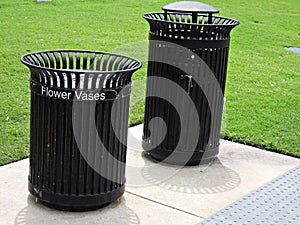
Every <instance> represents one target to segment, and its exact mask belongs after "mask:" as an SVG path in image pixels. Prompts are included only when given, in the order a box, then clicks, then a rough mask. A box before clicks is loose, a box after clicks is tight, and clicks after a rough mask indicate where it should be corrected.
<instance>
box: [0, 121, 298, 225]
mask: <svg viewBox="0 0 300 225" xmlns="http://www.w3.org/2000/svg"><path fill="white" fill-rule="evenodd" d="M141 137H142V125H139V126H136V127H132V128H130V129H129V137H128V154H127V169H126V170H127V173H126V177H127V184H126V192H125V194H124V196H123V197H122V198H120V199H119V200H118V201H117V202H115V203H113V204H111V205H109V206H108V207H106V208H103V209H100V210H96V211H91V212H84V213H70V212H61V211H57V210H54V209H49V208H47V207H45V206H43V205H41V204H40V203H37V202H35V201H34V198H33V197H31V196H30V195H29V192H28V191H27V176H28V159H25V160H22V161H19V162H16V163H12V164H9V165H6V166H2V167H0V206H1V207H0V224H5V225H8V224H151V225H152V224H166V225H168V224H172V225H173V224H175V225H176V224H180V225H181V224H197V223H199V222H201V221H202V219H203V218H207V217H208V216H209V215H211V214H213V213H215V212H216V211H218V210H220V209H222V208H224V207H225V206H227V205H229V204H230V203H232V202H234V201H236V200H238V199H239V198H241V197H242V196H244V195H246V194H248V193H249V192H251V191H253V190H254V189H256V188H258V187H260V186H262V185H263V184H265V183H267V182H269V181H270V180H272V179H274V178H275V177H277V176H279V175H282V174H283V173H285V172H286V171H288V170H290V169H292V168H294V167H296V166H297V165H300V159H296V158H292V157H288V156H284V155H280V154H276V153H272V152H267V151H263V150H260V149H257V148H253V147H249V146H245V145H241V144H236V143H232V142H228V141H221V151H220V155H219V157H218V158H217V159H216V160H214V161H212V162H210V163H208V164H205V165H200V166H193V167H185V168H182V167H178V166H170V165H166V164H161V163H154V162H153V161H151V160H149V159H148V158H147V157H145V156H144V155H143V154H142V152H143V149H142V147H141Z"/></svg>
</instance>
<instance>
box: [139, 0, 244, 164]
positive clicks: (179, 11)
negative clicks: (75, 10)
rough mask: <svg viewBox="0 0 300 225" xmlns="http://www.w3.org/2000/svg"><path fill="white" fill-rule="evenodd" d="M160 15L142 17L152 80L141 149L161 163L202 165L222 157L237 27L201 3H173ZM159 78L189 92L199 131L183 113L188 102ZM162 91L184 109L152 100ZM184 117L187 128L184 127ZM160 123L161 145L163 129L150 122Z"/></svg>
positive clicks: (188, 113) (234, 21)
mask: <svg viewBox="0 0 300 225" xmlns="http://www.w3.org/2000/svg"><path fill="white" fill-rule="evenodd" d="M162 9H163V10H164V12H157V13H147V14H144V15H143V17H144V18H145V19H146V20H147V21H148V23H149V25H150V31H149V56H148V57H149V60H148V61H149V63H148V71H147V76H148V78H152V79H150V81H148V82H147V93H146V95H147V98H146V105H145V117H144V130H143V147H144V149H145V152H146V154H148V155H150V156H151V157H152V158H154V159H156V160H159V161H164V162H166V163H171V164H182V165H193V164H198V163H200V162H202V161H203V162H205V161H208V160H210V159H212V158H214V157H215V156H216V155H217V154H218V152H219V139H220V127H221V119H222V108H223V94H224V89H225V81H226V70H227V60H228V52H229V41H230V31H231V30H232V29H233V28H234V27H235V26H237V25H238V24H239V22H238V21H237V20H234V19H230V18H225V17H220V16H215V15H214V14H215V13H218V12H219V10H218V9H216V8H214V7H212V6H210V5H207V4H204V3H201V2H191V1H183V2H174V3H171V4H168V5H166V6H164V7H163V8H162ZM183 49H187V51H184V50H183ZM187 71H190V72H191V73H190V74H189V73H187ZM155 77H160V78H166V79H168V80H170V81H172V82H174V83H176V84H177V85H178V86H180V87H181V88H183V89H184V90H185V92H186V94H187V95H188V96H189V98H190V99H191V100H192V101H193V103H194V105H195V107H196V110H197V114H196V115H198V117H199V124H200V125H199V127H195V126H196V125H195V119H196V118H190V115H191V114H190V113H191V110H192V109H191V108H188V107H185V103H186V100H185V98H184V96H183V95H181V94H179V93H176V92H175V91H174V90H172V88H168V87H165V86H164V85H163V84H161V83H162V82H161V79H155ZM148 80H149V79H148ZM165 89H168V90H165ZM163 91H164V92H166V95H167V96H176V97H175V98H176V101H177V102H178V103H179V104H181V105H182V107H181V109H180V110H179V112H178V110H177V111H176V110H175V108H174V107H173V106H172V104H171V103H170V102H168V101H166V100H165V99H162V98H161V97H156V96H154V95H153V93H154V94H155V92H157V93H159V92H163ZM180 114H181V115H182V118H183V119H184V120H185V124H186V126H185V127H181V126H182V123H181V122H182V121H180V116H179V115H180ZM156 117H159V118H161V119H163V120H164V122H165V125H166V127H167V131H166V135H165V137H164V138H163V140H162V141H161V139H162V137H161V133H162V131H161V129H162V126H161V125H160V124H159V123H158V122H151V120H152V119H153V118H156ZM195 131H197V132H199V135H198V137H197V139H198V140H197V143H196V145H194V146H191V142H192V141H191V136H192V135H190V134H193V132H195ZM179 140H180V143H179ZM175 149H176V150H175Z"/></svg>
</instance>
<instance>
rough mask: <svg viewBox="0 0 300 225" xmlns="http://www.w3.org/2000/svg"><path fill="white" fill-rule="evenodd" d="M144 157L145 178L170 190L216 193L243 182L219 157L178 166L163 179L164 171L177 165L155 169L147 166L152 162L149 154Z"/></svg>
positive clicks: (143, 174) (143, 172)
mask: <svg viewBox="0 0 300 225" xmlns="http://www.w3.org/2000/svg"><path fill="white" fill-rule="evenodd" d="M143 159H144V161H145V165H146V166H145V167H144V168H143V170H142V176H143V178H144V179H145V180H147V181H148V182H149V183H152V184H154V185H157V186H159V187H161V188H164V189H167V190H170V191H175V192H181V193H188V194H215V193H220V192H226V191H230V190H232V189H234V188H236V187H238V186H239V185H240V183H241V178H240V176H239V174H238V173H237V172H235V171H234V170H232V169H230V168H228V167H226V166H224V165H223V164H222V162H221V161H220V160H219V159H218V158H216V159H214V160H212V161H211V162H210V163H207V164H203V165H199V166H189V167H178V168H177V169H176V172H174V173H173V174H172V176H169V177H167V178H166V179H162V174H163V173H162V171H163V170H168V169H171V170H172V169H173V170H174V168H176V167H174V166H168V165H167V164H163V165H161V168H160V169H153V168H157V167H151V166H147V165H148V164H151V162H149V159H148V158H147V156H145V155H143Z"/></svg>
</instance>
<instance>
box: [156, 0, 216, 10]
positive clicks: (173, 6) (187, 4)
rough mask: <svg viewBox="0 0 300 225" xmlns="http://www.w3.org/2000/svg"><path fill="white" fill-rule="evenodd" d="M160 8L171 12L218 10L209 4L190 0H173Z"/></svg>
mask: <svg viewBox="0 0 300 225" xmlns="http://www.w3.org/2000/svg"><path fill="white" fill-rule="evenodd" d="M162 10H164V11H171V12H192V13H197V12H198V13H219V10H218V9H216V8H215V7H213V6H211V5H208V4H205V3H202V2H192V1H181V2H173V3H170V4H168V5H165V6H163V7H162Z"/></svg>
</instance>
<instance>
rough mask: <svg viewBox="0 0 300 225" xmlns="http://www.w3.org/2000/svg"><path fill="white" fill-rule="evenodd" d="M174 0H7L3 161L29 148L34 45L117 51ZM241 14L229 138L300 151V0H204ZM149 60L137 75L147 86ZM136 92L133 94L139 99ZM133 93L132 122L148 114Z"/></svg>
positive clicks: (1, 62)
mask: <svg viewBox="0 0 300 225" xmlns="http://www.w3.org/2000/svg"><path fill="white" fill-rule="evenodd" d="M170 2H172V1H163V0H159V1H158V0H157V1H146V0H138V1H130V0H115V1H114V0H101V1H99V0H81V1H79V0H77V1H71V0H52V2H51V3H35V2H34V1H33V0H2V7H1V8H0V29H1V32H0V128H1V133H0V165H3V164H6V163H9V162H12V161H16V160H19V159H21V158H24V157H27V156H28V153H29V102H30V99H29V93H30V92H29V82H28V77H29V70H28V69H27V68H25V66H23V65H22V64H21V63H20V60H19V59H20V57H21V55H22V54H24V53H27V52H33V51H39V50H45V49H90V50H99V51H112V50H113V49H115V48H116V47H118V46H120V45H125V44H128V43H132V42H137V41H146V40H147V38H148V34H147V32H148V24H147V23H146V21H144V19H143V18H142V14H143V13H146V12H154V11H161V6H163V5H165V4H167V3H170ZM205 2H206V3H208V4H211V5H213V6H215V7H216V8H219V10H220V12H221V13H220V15H222V16H227V17H231V18H235V19H237V20H240V22H241V25H239V26H238V27H237V28H235V29H234V30H233V32H232V41H231V51H230V59H229V68H228V79H227V86H226V110H225V115H224V123H223V125H224V126H223V134H224V136H225V138H226V139H230V140H234V141H238V142H242V143H247V144H251V145H255V146H258V147H262V148H266V149H273V150H276V151H280V152H282V153H286V154H291V155H295V156H298V157H299V156H300V144H299V139H300V137H299V136H300V129H299V125H300V118H299V117H300V116H299V115H300V88H299V84H300V64H299V62H300V61H299V60H300V55H297V54H295V53H293V52H289V51H287V50H285V49H284V46H299V47H300V30H299V22H300V21H299V17H300V1H298V0H287V1H284V0H270V1H263V0H253V1H241V0H229V1H228V0H219V1H212V0H207V1H205ZM145 74H146V66H145V63H144V67H143V69H141V70H140V71H138V72H137V73H136V74H135V76H134V83H133V84H134V85H135V88H136V89H135V91H136V92H134V93H133V97H134V98H138V97H139V96H140V93H143V92H144V87H145V84H144V81H145ZM134 98H133V99H134ZM140 99H141V98H139V99H137V100H135V99H134V101H133V104H132V106H131V117H130V123H131V124H137V123H141V122H142V121H143V110H144V100H143V99H142V100H140Z"/></svg>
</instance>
